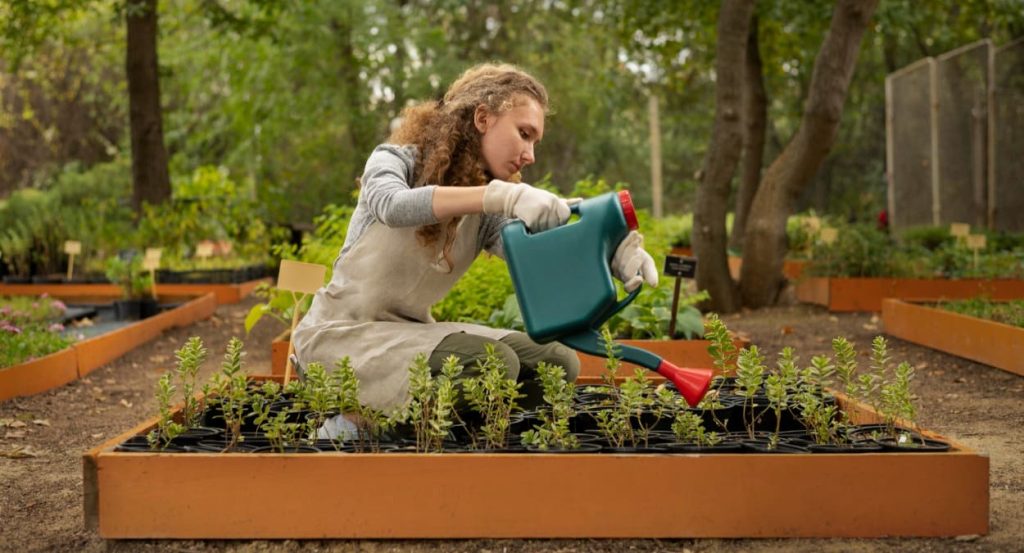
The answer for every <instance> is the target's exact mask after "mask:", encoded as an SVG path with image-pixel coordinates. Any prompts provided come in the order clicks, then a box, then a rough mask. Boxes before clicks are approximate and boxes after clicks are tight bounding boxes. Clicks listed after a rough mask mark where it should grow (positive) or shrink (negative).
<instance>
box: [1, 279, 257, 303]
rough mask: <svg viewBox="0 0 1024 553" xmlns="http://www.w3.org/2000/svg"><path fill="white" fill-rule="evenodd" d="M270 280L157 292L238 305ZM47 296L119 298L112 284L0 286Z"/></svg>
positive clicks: (163, 287)
mask: <svg viewBox="0 0 1024 553" xmlns="http://www.w3.org/2000/svg"><path fill="white" fill-rule="evenodd" d="M264 282H267V283H271V282H273V279H271V278H269V277H267V278H260V279H256V280H250V281H247V282H243V283H240V284H161V283H159V282H158V283H157V293H158V294H159V295H160V296H161V297H162V296H202V295H204V294H206V293H212V294H213V295H214V296H215V297H216V299H217V304H218V305H225V304H233V303H238V302H240V301H242V300H243V299H245V298H246V297H248V296H249V294H252V291H253V290H255V289H256V287H257V286H259V285H260V284H262V283H264ZM41 294H49V295H51V296H55V297H90V298H107V299H110V300H114V299H118V298H120V297H121V295H122V291H121V288H120V287H119V286H117V285H116V284H0V296H38V295H41Z"/></svg>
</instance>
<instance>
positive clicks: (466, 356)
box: [430, 332, 520, 380]
mask: <svg viewBox="0 0 1024 553" xmlns="http://www.w3.org/2000/svg"><path fill="white" fill-rule="evenodd" d="M488 345H490V346H491V347H493V348H494V355H495V356H497V358H498V360H499V361H500V362H501V363H502V364H504V366H505V374H506V376H507V378H510V379H513V380H515V379H517V378H518V377H519V369H520V363H519V357H518V356H517V355H516V352H515V350H514V349H512V348H511V347H509V346H508V345H507V344H505V343H503V342H501V341H499V340H492V339H490V338H485V337H483V336H477V335H475V334H468V333H465V332H459V333H456V334H450V335H448V336H446V337H445V339H444V340H442V341H441V343H440V344H438V346H437V348H435V349H434V351H433V352H432V353H431V355H430V366H431V369H432V370H433V371H434V372H440V368H441V365H442V364H443V363H444V360H445V359H447V358H448V356H450V355H454V356H455V357H458V358H459V362H460V363H461V364H462V366H463V374H464V375H467V376H476V375H477V374H478V373H479V369H478V366H480V365H482V364H484V363H485V362H486V360H487V347H488Z"/></svg>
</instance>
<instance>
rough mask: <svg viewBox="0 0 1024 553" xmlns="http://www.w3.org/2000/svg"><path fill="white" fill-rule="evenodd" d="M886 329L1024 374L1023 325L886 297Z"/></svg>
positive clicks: (895, 334) (910, 338)
mask: <svg viewBox="0 0 1024 553" xmlns="http://www.w3.org/2000/svg"><path fill="white" fill-rule="evenodd" d="M882 324H883V325H884V326H885V333H886V334H889V335H891V336H895V337H897V338H900V339H902V340H906V341H908V342H913V343H915V344H920V345H922V346H927V347H930V348H933V349H937V350H939V351H944V352H946V353H951V354H953V355H956V356H959V357H964V358H966V359H970V360H972V361H978V362H979V363H984V364H986V365H991V366H993V367H997V368H1000V369H1003V370H1005V371H1009V372H1012V373H1015V374H1019V375H1021V376H1024V328H1019V327H1015V326H1010V325H1007V324H1002V323H997V322H995V321H989V320H985V319H979V318H977V317H970V316H967V315H961V314H959V313H953V312H951V311H946V310H943V309H937V308H934V307H927V306H923V305H914V304H913V303H909V302H905V301H900V300H894V299H887V300H884V301H883V302H882Z"/></svg>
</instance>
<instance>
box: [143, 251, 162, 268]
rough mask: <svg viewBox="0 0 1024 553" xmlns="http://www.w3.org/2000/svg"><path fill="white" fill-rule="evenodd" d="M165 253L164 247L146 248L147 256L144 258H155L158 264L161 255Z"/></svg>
mask: <svg viewBox="0 0 1024 553" xmlns="http://www.w3.org/2000/svg"><path fill="white" fill-rule="evenodd" d="M163 253H164V249H163V248H146V257H144V258H143V259H155V260H156V261H157V264H159V263H160V256H162V255H163Z"/></svg>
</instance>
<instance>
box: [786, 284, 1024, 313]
mask: <svg viewBox="0 0 1024 553" xmlns="http://www.w3.org/2000/svg"><path fill="white" fill-rule="evenodd" d="M978 296H987V297H989V298H991V299H994V300H1007V299H1014V298H1021V297H1024V280H1016V279H976V278H966V279H959V280H949V279H939V278H846V277H809V278H804V279H801V280H800V281H799V282H797V285H796V297H797V299H798V300H800V301H802V302H804V303H813V304H817V305H822V306H825V307H827V308H828V310H829V311H835V312H839V311H842V312H853V311H874V312H878V311H881V310H882V300H883V299H885V298H894V299H902V300H914V301H939V300H944V299H946V300H950V299H967V298H974V297H978Z"/></svg>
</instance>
